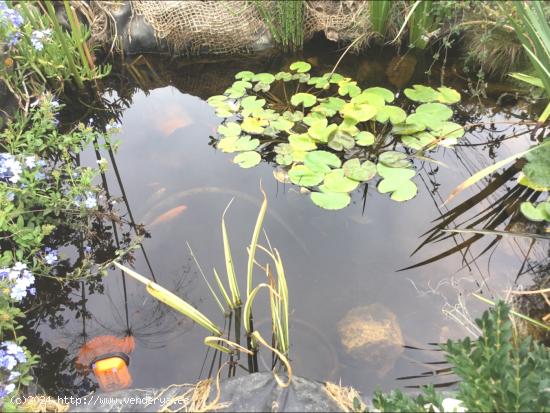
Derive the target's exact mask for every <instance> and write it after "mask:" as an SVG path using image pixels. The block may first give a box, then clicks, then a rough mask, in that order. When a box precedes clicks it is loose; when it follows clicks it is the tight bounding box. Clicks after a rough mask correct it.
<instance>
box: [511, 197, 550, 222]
mask: <svg viewBox="0 0 550 413" xmlns="http://www.w3.org/2000/svg"><path fill="white" fill-rule="evenodd" d="M519 209H520V211H521V213H522V214H523V215H525V217H526V218H527V219H529V220H531V221H535V222H542V221H547V222H550V201H546V202H541V203H539V204H538V205H536V206H535V205H534V204H532V203H531V202H522V203H521V205H520V207H519Z"/></svg>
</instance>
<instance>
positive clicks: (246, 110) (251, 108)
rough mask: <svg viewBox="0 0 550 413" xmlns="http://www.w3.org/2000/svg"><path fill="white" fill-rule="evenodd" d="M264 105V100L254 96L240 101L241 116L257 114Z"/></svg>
mask: <svg viewBox="0 0 550 413" xmlns="http://www.w3.org/2000/svg"><path fill="white" fill-rule="evenodd" d="M264 105H265V99H258V98H256V96H247V97H245V98H244V99H243V100H241V107H242V108H243V110H242V115H243V116H244V117H246V116H250V114H252V113H256V112H259V111H260V110H262V109H263V107H264Z"/></svg>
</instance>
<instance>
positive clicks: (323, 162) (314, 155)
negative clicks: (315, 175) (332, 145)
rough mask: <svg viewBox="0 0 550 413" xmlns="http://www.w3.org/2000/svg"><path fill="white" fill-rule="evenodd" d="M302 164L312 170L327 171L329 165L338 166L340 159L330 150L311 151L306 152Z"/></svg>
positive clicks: (328, 170) (340, 163) (340, 162)
mask: <svg viewBox="0 0 550 413" xmlns="http://www.w3.org/2000/svg"><path fill="white" fill-rule="evenodd" d="M304 165H305V166H307V167H308V168H309V169H310V170H312V171H313V172H320V173H328V172H330V169H331V168H330V167H331V166H332V167H333V168H340V166H341V165H342V161H341V160H340V158H338V157H337V156H336V155H335V154H333V153H332V152H327V151H312V152H308V153H307V154H306V156H305V158H304Z"/></svg>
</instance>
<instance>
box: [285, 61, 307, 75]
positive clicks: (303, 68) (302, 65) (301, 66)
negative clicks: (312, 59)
mask: <svg viewBox="0 0 550 413" xmlns="http://www.w3.org/2000/svg"><path fill="white" fill-rule="evenodd" d="M309 69H311V65H310V64H309V63H308V62H302V61H298V62H294V63H292V64H291V65H290V70H294V71H296V72H298V73H305V72H308V71H309Z"/></svg>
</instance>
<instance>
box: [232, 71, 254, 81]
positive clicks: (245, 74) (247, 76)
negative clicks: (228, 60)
mask: <svg viewBox="0 0 550 413" xmlns="http://www.w3.org/2000/svg"><path fill="white" fill-rule="evenodd" d="M253 77H254V73H252V72H251V71H249V70H243V71H242V72H239V73H237V74H236V75H235V79H240V80H245V81H249V80H252V78H253Z"/></svg>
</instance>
